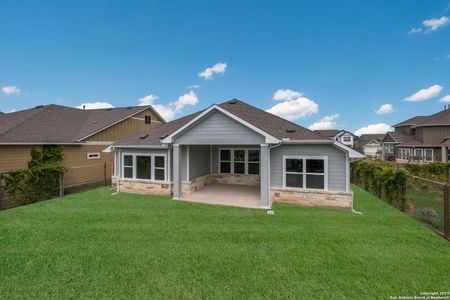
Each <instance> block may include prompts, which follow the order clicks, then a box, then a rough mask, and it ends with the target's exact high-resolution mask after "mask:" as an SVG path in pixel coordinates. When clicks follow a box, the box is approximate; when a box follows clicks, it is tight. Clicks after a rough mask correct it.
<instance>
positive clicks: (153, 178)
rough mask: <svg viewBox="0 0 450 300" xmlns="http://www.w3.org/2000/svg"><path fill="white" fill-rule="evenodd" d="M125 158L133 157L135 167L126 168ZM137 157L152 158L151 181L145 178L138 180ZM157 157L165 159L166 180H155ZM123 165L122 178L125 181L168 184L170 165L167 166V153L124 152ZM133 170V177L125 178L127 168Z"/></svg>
mask: <svg viewBox="0 0 450 300" xmlns="http://www.w3.org/2000/svg"><path fill="white" fill-rule="evenodd" d="M125 156H131V157H132V158H133V165H132V166H125ZM137 156H147V157H151V162H150V163H151V170H150V179H143V178H136V174H137ZM155 156H162V157H164V180H158V179H155ZM121 159H122V163H121V165H122V166H121V174H120V178H121V179H124V180H140V181H146V182H157V183H168V182H169V180H168V172H167V170H168V165H167V153H130V152H122V156H121ZM127 167H128V168H133V177H132V178H128V177H124V175H125V168H127ZM156 169H162V168H161V167H156Z"/></svg>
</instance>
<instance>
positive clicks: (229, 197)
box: [180, 183, 261, 208]
mask: <svg viewBox="0 0 450 300" xmlns="http://www.w3.org/2000/svg"><path fill="white" fill-rule="evenodd" d="M180 200H181V201H188V202H196V203H206V204H215V205H227V206H237V207H246V208H261V198H260V187H259V186H248V185H236V184H217V183H214V184H209V185H206V186H204V187H203V188H202V189H201V190H198V191H196V192H193V193H191V194H189V195H183V196H182V198H181V199H180Z"/></svg>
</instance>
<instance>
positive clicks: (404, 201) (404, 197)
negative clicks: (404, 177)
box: [401, 183, 406, 212]
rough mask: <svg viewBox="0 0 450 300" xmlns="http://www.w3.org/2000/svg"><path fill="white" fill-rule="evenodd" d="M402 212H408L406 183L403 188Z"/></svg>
mask: <svg viewBox="0 0 450 300" xmlns="http://www.w3.org/2000/svg"><path fill="white" fill-rule="evenodd" d="M401 209H402V212H405V211H406V183H405V184H404V185H403V186H402V208H401Z"/></svg>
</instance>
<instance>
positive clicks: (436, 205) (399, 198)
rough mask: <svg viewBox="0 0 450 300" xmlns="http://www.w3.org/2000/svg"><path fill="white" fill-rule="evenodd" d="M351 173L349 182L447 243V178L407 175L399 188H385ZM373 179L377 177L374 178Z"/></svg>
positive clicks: (449, 230)
mask: <svg viewBox="0 0 450 300" xmlns="http://www.w3.org/2000/svg"><path fill="white" fill-rule="evenodd" d="M362 176H364V175H359V178H358V176H355V172H352V178H351V180H352V183H354V184H356V185H358V186H360V187H362V188H363V189H365V190H367V191H368V192H370V193H371V194H373V195H375V196H377V197H378V198H380V199H382V200H384V201H386V202H388V203H389V204H391V205H392V206H394V207H396V208H398V209H399V210H401V211H402V212H404V213H406V214H407V215H409V216H411V217H413V218H415V219H417V220H420V221H421V222H423V223H424V224H425V225H426V226H428V227H429V228H430V229H432V230H433V231H435V232H437V233H439V234H440V235H442V236H443V237H445V238H446V239H448V240H450V228H449V227H450V220H449V219H450V218H449V215H450V205H449V197H450V179H449V181H447V182H438V181H435V180H431V179H427V178H421V177H417V176H413V175H410V174H406V180H405V182H404V184H402V186H401V187H399V188H395V189H392V188H386V186H385V185H383V183H382V180H378V179H377V178H362ZM374 177H376V176H374Z"/></svg>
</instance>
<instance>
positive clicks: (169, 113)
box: [152, 104, 176, 121]
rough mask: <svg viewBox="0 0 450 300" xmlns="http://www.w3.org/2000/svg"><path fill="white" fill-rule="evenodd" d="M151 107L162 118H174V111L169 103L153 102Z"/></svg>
mask: <svg viewBox="0 0 450 300" xmlns="http://www.w3.org/2000/svg"><path fill="white" fill-rule="evenodd" d="M152 107H153V108H154V109H155V110H156V111H157V112H158V113H159V114H160V115H161V117H163V118H164V120H166V121H172V120H173V119H175V115H176V112H175V110H174V109H173V108H171V107H170V105H164V104H153V105H152Z"/></svg>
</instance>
